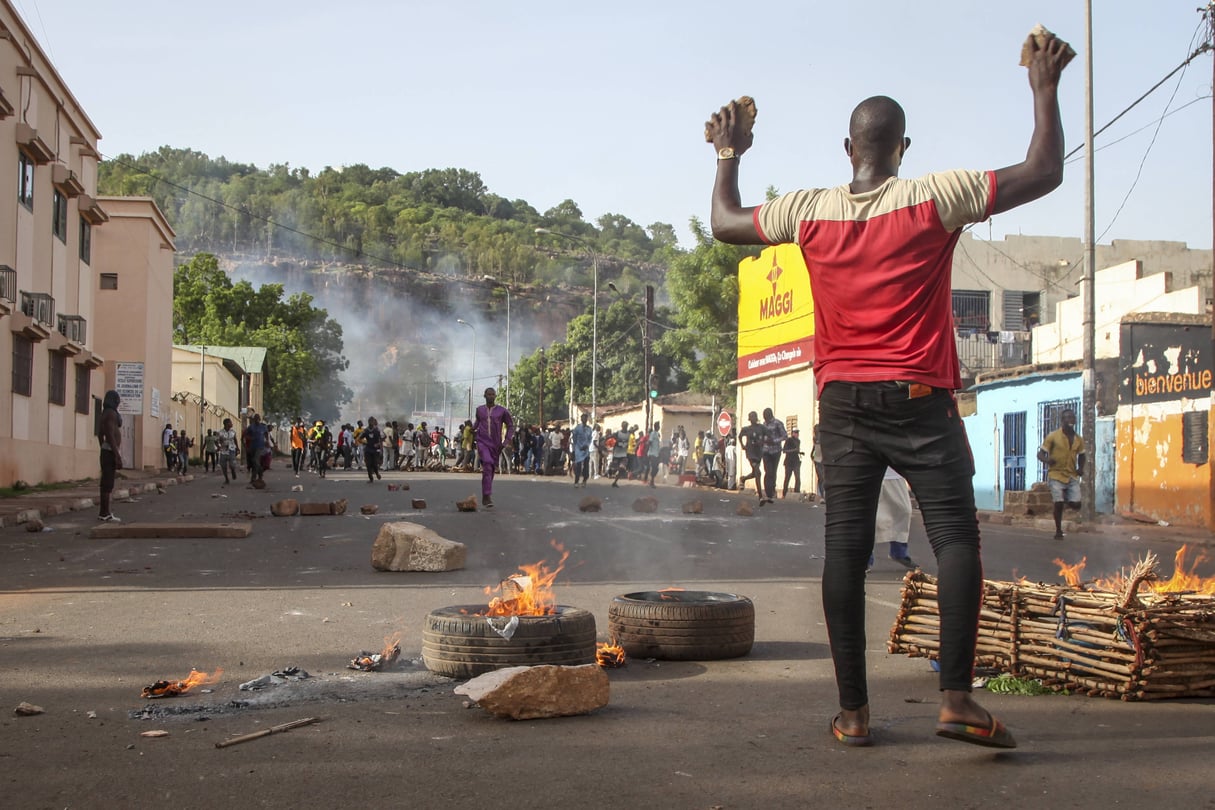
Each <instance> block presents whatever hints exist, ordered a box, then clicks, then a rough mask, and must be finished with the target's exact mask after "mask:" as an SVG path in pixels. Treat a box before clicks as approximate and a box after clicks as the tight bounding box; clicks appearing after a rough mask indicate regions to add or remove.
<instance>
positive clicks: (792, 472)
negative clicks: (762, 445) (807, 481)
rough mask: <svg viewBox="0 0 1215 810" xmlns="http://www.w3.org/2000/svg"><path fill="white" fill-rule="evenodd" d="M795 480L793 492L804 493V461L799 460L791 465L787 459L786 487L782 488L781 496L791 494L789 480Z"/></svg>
mask: <svg viewBox="0 0 1215 810" xmlns="http://www.w3.org/2000/svg"><path fill="white" fill-rule="evenodd" d="M790 478H792V479H793V491H794V492H801V491H802V460H801V459H800V458H799V459H797V460H796V461H794V462H793V463H789V459H788V458H786V459H785V485H784V486H783V487H782V488H781V495H788V494H789V479H790Z"/></svg>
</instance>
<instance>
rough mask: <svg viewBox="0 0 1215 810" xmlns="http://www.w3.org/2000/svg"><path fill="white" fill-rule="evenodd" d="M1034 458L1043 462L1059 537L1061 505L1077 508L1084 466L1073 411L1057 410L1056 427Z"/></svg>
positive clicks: (1059, 538) (1060, 532) (1061, 533)
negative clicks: (1057, 421) (1058, 412)
mask: <svg viewBox="0 0 1215 810" xmlns="http://www.w3.org/2000/svg"><path fill="white" fill-rule="evenodd" d="M1038 461H1041V462H1042V463H1043V464H1045V465H1046V481H1047V483H1048V484H1049V485H1050V497H1051V500H1052V501H1054V503H1055V539H1056V540H1062V539H1063V506H1064V504H1065V503H1066V504H1067V505H1068V506H1070V507H1071V508H1072V509H1079V508H1080V476H1081V475H1082V474H1083V470H1084V439H1082V438H1080V436H1078V435H1077V434H1076V412H1075V411H1072V410H1070V409H1069V410H1066V411H1063V412H1062V413H1060V414H1059V429H1058V430H1056V431H1054V432H1053V433H1051V434H1049V435H1048V436H1047V437H1046V438H1045V439H1044V440H1043V441H1042V447H1041V448H1039V449H1038Z"/></svg>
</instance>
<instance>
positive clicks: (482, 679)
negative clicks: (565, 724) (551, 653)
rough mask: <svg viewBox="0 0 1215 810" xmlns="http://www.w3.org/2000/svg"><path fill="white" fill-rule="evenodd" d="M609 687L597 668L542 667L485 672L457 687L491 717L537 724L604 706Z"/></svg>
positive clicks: (605, 674)
mask: <svg viewBox="0 0 1215 810" xmlns="http://www.w3.org/2000/svg"><path fill="white" fill-rule="evenodd" d="M610 692H611V684H610V682H609V681H608V676H607V673H606V672H604V671H603V669H602V668H600V667H599V665H598V664H584V665H582V666H576V667H567V666H557V665H554V664H544V665H541V666H534V667H509V668H507V669H499V670H495V671H493V672H487V673H485V674H484V675H479V676H477V677H476V678H473V679H472V680H470V681H468V682H467V683H465V684H462V685H460V686H457V687H456V688H455V693H456V694H457V695H466V696H468V697H470V698H472V699H473V700H474V701H476V703H477V705H478V706H480V707H481V708H482V709H485V710H486V711H487V712H489V713H490V714H492V715H494V716H495V717H506V718H510V719H512V720H540V719H545V718H549V717H568V716H571V715H577V714H588V713H590V712H593V711H594V710H595V709H600V708H603V707H604V706H606V705H607V704H608V698H609V695H610Z"/></svg>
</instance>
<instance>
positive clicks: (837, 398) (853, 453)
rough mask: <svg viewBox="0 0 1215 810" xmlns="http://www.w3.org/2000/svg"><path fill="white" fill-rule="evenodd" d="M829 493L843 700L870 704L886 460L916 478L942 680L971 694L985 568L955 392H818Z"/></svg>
mask: <svg viewBox="0 0 1215 810" xmlns="http://www.w3.org/2000/svg"><path fill="white" fill-rule="evenodd" d="M819 438H820V442H821V446H822V451H823V477H824V485H825V488H826V496H827V529H826V548H827V555H826V560H825V563H824V566H823V612H824V615H825V617H826V620H827V633H828V636H829V637H830V640H831V656H832V658H833V659H834V661H835V679H836V684H837V686H838V688H839V694H840V707H841V708H843V709H847V710H855V709H859V708H861V707H862V706H864V705H866V704H867V703H868V702H869V696H868V689H867V685H866V680H865V566H866V563H867V562H868V561H869V555H870V554H872V553H873V542H874V538H873V535H874V524H875V521H876V517H877V504H878V494H879V492H880V491H881V488H882V476H883V475H884V473H885V471H886V467H888V466H889V467H890V468H892V469H893V470H894V471H895V472H897V473H899V474H900V475H902V476H903V477H904V478H905V479H907V482H908V483H909V484H910V485H911V490H912V492H913V493H915V497H916V501H917V502H918V503H919V506H920V512H921V514H922V515H923V518H924V528H925V529H926V530H927V533H928V542H929V543H930V544H931V545H932V552H933V554H934V555H935V556H936V559H937V579H938V589H939V599H938V602H939V605H940V621H941V655H940V666H941V677H940V688H941V689H943V690H944V689H951V690H959V691H965V692H969V691H970V688H971V680H972V673H973V669H974V657H975V640H976V636H977V634H978V624H979V603H980V599H981V597H982V589H983V569H982V564H981V562H980V560H979V522H978V517H977V515H976V513H975V497H974V484H973V481H972V479H973V478H974V459H973V457H972V456H971V453H970V444H969V442H967V440H966V430H965V428H964V427H963V425H962V419H961V417H960V416H959V414H958V408H957V403H956V402H955V400H954V398H953V394H952V393H950V392H949V391H946V390H944V389H933V390H932V392H931V393H930V394H928V395H926V396H921V397H917V398H915V399H910V398H908V388H907V387H906V386H903V385H900V384H899V383H896V382H877V383H844V382H832V383H828V384H827V385H826V386H825V387H824V388H823V392H822V394H821V396H820V397H819Z"/></svg>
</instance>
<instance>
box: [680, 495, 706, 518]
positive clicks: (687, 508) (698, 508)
mask: <svg viewBox="0 0 1215 810" xmlns="http://www.w3.org/2000/svg"><path fill="white" fill-rule="evenodd" d="M704 511H705V505H704V502H703V501H701V500H700V499H699V498H698V499H696V500H694V501H688V502H687V503H685V504H684V505H683V513H684V514H685V515H699V514H701V513H703V512H704Z"/></svg>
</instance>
